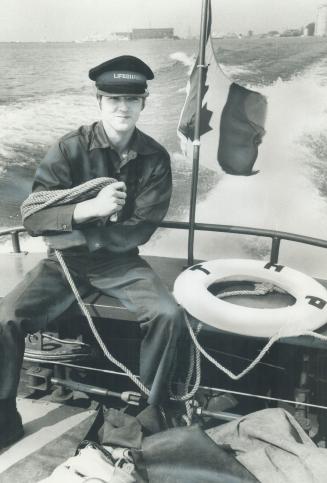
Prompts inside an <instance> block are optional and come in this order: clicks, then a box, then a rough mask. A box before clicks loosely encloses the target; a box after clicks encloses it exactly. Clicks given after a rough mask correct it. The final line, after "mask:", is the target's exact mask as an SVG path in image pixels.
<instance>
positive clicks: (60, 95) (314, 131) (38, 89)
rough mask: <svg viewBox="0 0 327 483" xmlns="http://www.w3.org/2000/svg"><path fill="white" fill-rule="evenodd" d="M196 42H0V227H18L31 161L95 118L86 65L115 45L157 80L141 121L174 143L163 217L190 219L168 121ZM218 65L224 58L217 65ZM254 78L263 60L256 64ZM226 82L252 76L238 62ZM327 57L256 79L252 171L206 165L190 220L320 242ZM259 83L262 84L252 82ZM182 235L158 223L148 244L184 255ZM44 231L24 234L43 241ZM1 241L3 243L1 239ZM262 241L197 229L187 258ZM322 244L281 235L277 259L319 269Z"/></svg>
mask: <svg viewBox="0 0 327 483" xmlns="http://www.w3.org/2000/svg"><path fill="white" fill-rule="evenodd" d="M195 49H196V43H195V42H194V41H184V40H183V41H155V42H149V41H136V42H103V43H102V42H100V43H83V44H73V43H67V44H64V43H63V44H60V43H59V44H0V67H1V72H2V74H3V75H2V77H3V81H2V83H1V85H0V111H1V116H0V189H1V194H0V199H1V205H2V209H1V213H0V225H1V226H11V225H17V224H20V217H19V210H18V207H19V205H20V203H21V201H22V200H23V199H24V198H25V197H26V196H27V194H28V193H29V191H30V187H31V181H32V177H33V173H34V170H35V168H36V166H37V165H38V163H39V162H40V160H41V159H42V156H43V155H44V153H45V151H46V150H47V148H48V147H49V145H51V143H52V142H53V141H54V140H56V139H57V138H58V137H59V136H61V135H62V134H64V133H66V132H67V131H69V130H72V129H75V128H76V127H78V126H79V125H81V124H87V123H91V122H93V121H94V120H96V119H97V115H98V111H97V103H96V101H95V97H94V88H93V86H92V85H91V82H90V81H89V80H88V77H87V72H88V69H89V68H90V67H92V66H94V65H96V64H98V63H100V62H102V61H104V60H106V59H107V58H110V57H113V56H116V55H121V54H122V53H126V54H132V55H137V56H139V57H141V58H142V59H143V60H144V61H146V62H148V63H149V64H150V65H151V67H152V68H153V70H154V72H155V74H156V78H155V80H154V81H152V82H151V84H150V91H151V95H150V97H149V98H148V100H147V105H146V109H145V110H144V111H143V113H142V117H141V121H140V124H139V126H140V128H141V129H143V130H144V131H145V132H147V133H148V134H150V135H151V136H153V137H155V138H156V139H157V140H158V141H159V142H161V143H162V144H164V145H165V146H166V147H167V149H168V150H169V151H170V153H171V155H172V159H173V172H174V196H173V201H172V205H171V209H170V212H169V216H168V218H169V219H179V220H182V219H187V210H188V200H189V178H190V171H191V167H190V163H189V162H188V161H187V160H185V159H184V158H183V156H182V155H181V153H180V148H179V141H178V138H177V135H176V126H177V122H178V118H179V115H180V111H181V108H182V106H183V103H184V97H185V85H186V81H187V75H188V71H189V66H190V64H191V63H192V58H193V55H194V52H195ZM223 67H224V66H223ZM255 68H256V69H257V70H258V72H257V74H258V78H259V77H260V62H257V63H256V67H255ZM225 70H226V73H227V74H228V75H229V76H231V77H232V78H233V79H234V80H236V81H237V80H238V79H239V78H242V81H243V83H244V79H245V80H246V77H247V73H248V74H249V79H250V78H251V79H253V78H255V75H254V74H256V72H253V71H252V70H251V69H250V68H249V69H247V67H246V66H244V65H243V66H239V65H232V66H231V65H229V66H228V67H227V66H225ZM326 83H327V60H326V59H322V60H321V61H319V62H317V63H316V64H314V65H313V66H311V67H310V68H309V69H307V70H305V71H304V72H302V73H301V74H300V75H297V76H294V77H293V78H291V79H290V80H287V81H282V80H280V79H279V80H277V81H275V82H274V83H271V84H268V83H267V84H266V85H262V84H260V86H259V85H255V84H252V86H250V87H252V88H255V89H257V90H260V91H261V92H262V93H263V94H265V95H266V96H267V97H268V102H269V112H268V119H267V125H266V129H267V134H266V136H265V139H264V142H263V144H262V145H261V147H260V151H259V158H258V160H257V163H256V168H257V169H259V170H260V173H259V174H258V175H256V176H252V177H248V178H243V177H233V176H229V175H226V174H224V173H222V172H221V171H219V169H218V168H217V171H216V172H211V171H208V170H206V169H202V170H201V173H200V183H199V202H198V206H197V221H201V222H209V223H222V224H232V225H249V226H253V227H260V228H270V229H277V230H283V231H290V232H294V233H300V234H304V235H308V236H313V237H319V238H325V239H327V223H326V221H327V170H326V167H325V163H326V158H327V139H326V136H327V135H326V132H325V129H324V126H326V122H327V89H326ZM258 84H259V82H258ZM186 242H187V240H186V234H185V233H183V232H181V231H178V232H176V231H174V232H172V231H170V230H161V231H159V232H158V233H157V234H156V236H155V237H154V239H153V240H152V241H151V242H150V243H149V244H148V245H147V246H146V247H145V248H144V251H145V252H147V253H159V252H160V253H161V254H166V255H174V256H176V255H177V256H185V254H186V246H187V243H186ZM40 244H41V241H40V240H33V241H32V242H29V245H28V246H29V248H32V249H39V247H40ZM2 249H8V244H5V245H3V246H2ZM268 250H269V243H268V242H267V240H264V239H256V238H253V237H241V236H238V235H223V234H212V233H210V234H208V233H199V234H197V236H196V244H195V255H196V257H199V258H206V259H210V258H214V257H222V256H226V257H227V256H232V257H235V256H241V257H263V256H267V252H268ZM326 256H327V255H325V251H323V250H320V249H312V248H311V247H302V246H301V245H294V244H290V243H287V244H286V243H285V244H282V251H281V260H282V262H284V263H288V264H289V265H291V266H294V267H297V268H300V269H303V270H305V271H308V272H309V273H312V274H314V275H321V276H326V273H325V272H326V270H325V269H326V267H327V259H326Z"/></svg>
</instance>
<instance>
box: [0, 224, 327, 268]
mask: <svg viewBox="0 0 327 483" xmlns="http://www.w3.org/2000/svg"><path fill="white" fill-rule="evenodd" d="M194 226H195V229H196V230H199V231H210V232H216V233H234V234H238V235H253V236H261V237H265V238H271V241H272V244H271V250H270V262H271V263H277V262H278V257H279V250H280V243H281V241H282V240H287V241H292V242H296V243H304V244H306V245H312V246H316V247H320V248H327V240H323V239H321V238H313V237H310V236H305V235H298V234H295V233H288V232H286V231H277V230H267V229H263V228H251V227H248V226H234V225H215V224H209V223H195V225H194ZM160 227H162V228H173V229H179V230H188V229H189V223H188V222H185V221H163V222H161V223H160ZM23 232H26V229H25V228H24V227H23V226H18V227H13V228H6V229H4V230H0V236H5V235H11V240H12V244H13V250H14V252H15V253H20V251H21V249H20V243H19V234H20V233H23Z"/></svg>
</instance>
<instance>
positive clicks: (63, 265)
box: [55, 250, 150, 396]
mask: <svg viewBox="0 0 327 483" xmlns="http://www.w3.org/2000/svg"><path fill="white" fill-rule="evenodd" d="M55 254H56V256H57V258H58V260H59V263H60V265H61V268H62V269H63V272H64V274H65V275H66V278H67V281H68V283H69V285H70V287H71V289H72V291H73V293H74V295H75V297H76V300H77V302H78V305H79V306H80V308H81V310H82V312H83V314H84V315H85V317H86V319H87V321H88V323H89V325H90V328H91V330H92V333H93V335H94V337H95V339H96V340H97V342H98V344H99V346H100V347H101V349H102V351H103V353H104V355H105V356H106V357H107V359H109V361H110V362H112V363H113V364H115V365H116V366H117V367H119V368H120V369H121V370H122V371H123V372H125V374H127V375H128V376H129V377H130V379H131V380H132V381H133V382H134V383H135V384H136V385H137V386H138V388H139V389H140V390H141V391H142V392H143V393H144V394H146V395H147V396H148V395H149V394H150V391H149V389H148V388H147V387H146V386H144V384H142V383H141V381H139V380H138V378H137V377H136V376H135V375H134V374H133V373H132V371H130V370H129V369H128V367H126V366H125V365H124V364H122V363H121V362H120V361H118V360H117V359H116V358H115V357H114V356H113V355H112V354H111V353H110V352H109V351H108V349H107V347H106V345H105V344H104V342H103V340H102V339H101V337H100V334H99V332H98V331H97V329H96V327H95V325H94V322H93V319H92V317H91V315H90V313H89V311H88V310H87V308H86V306H85V304H84V302H83V300H82V298H81V296H80V294H79V292H78V290H77V287H76V285H75V282H74V280H73V279H72V277H71V275H70V273H69V270H68V268H67V265H66V263H65V261H64V259H63V256H62V254H61V252H60V251H59V250H55Z"/></svg>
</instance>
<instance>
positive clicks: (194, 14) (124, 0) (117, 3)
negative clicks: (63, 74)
mask: <svg viewBox="0 0 327 483" xmlns="http://www.w3.org/2000/svg"><path fill="white" fill-rule="evenodd" d="M201 3H202V2H201V0H0V41H1V42H6V41H38V40H48V41H71V40H84V39H85V38H86V37H87V36H90V35H99V36H103V37H107V36H108V35H109V34H110V33H112V32H117V31H130V30H131V29H132V28H133V27H134V28H149V27H151V28H154V27H174V29H175V34H176V35H179V36H182V37H184V36H189V35H197V33H198V30H199V22H200V20H199V19H200V14H201ZM324 3H327V2H324V1H321V0H269V1H268V0H212V8H213V31H214V32H217V33H226V32H237V33H243V34H245V33H247V32H248V31H249V30H253V31H254V32H255V33H264V32H267V31H269V30H278V31H282V30H285V29H287V28H298V27H301V26H303V25H306V24H308V23H310V22H312V21H315V19H316V15H317V8H318V6H319V5H322V4H324Z"/></svg>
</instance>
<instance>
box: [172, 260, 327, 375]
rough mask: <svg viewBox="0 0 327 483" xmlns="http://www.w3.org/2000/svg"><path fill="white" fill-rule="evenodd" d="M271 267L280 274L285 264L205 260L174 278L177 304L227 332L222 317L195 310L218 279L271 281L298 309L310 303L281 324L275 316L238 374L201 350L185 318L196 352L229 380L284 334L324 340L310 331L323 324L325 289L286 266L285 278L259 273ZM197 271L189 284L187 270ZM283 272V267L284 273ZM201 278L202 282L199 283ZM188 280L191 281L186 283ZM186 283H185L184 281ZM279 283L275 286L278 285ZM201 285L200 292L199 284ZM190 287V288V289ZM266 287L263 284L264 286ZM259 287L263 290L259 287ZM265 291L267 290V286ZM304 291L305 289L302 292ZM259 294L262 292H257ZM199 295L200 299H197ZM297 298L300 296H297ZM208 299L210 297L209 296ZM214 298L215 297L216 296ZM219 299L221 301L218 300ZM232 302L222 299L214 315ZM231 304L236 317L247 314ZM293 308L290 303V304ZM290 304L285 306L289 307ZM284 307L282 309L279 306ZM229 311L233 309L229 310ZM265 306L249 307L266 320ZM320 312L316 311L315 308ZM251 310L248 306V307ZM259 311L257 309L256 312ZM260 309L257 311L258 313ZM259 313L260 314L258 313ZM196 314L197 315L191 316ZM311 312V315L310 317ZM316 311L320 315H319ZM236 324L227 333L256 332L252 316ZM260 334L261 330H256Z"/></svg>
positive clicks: (326, 319)
mask: <svg viewBox="0 0 327 483" xmlns="http://www.w3.org/2000/svg"><path fill="white" fill-rule="evenodd" d="M219 268H223V269H226V268H228V275H227V274H226V273H225V272H224V270H221V271H218V269H219ZM271 268H273V269H274V271H275V272H277V274H280V272H281V271H282V270H283V269H285V268H286V267H284V266H282V265H276V264H271V263H267V262H262V261H258V260H238V259H237V260H214V261H213V262H206V263H202V264H198V265H195V266H193V267H190V268H189V269H188V270H186V271H185V272H183V273H182V274H181V275H180V276H179V277H177V279H176V281H175V286H174V294H175V297H176V299H177V300H178V301H179V302H180V303H181V305H183V306H184V308H185V309H186V310H187V311H188V312H189V313H190V314H191V315H193V316H195V317H197V318H198V319H199V320H202V321H203V322H206V323H210V322H212V320H214V324H210V325H214V326H215V327H217V328H222V327H223V329H224V330H227V331H228V328H226V320H221V319H219V320H218V319H212V315H213V314H212V313H210V312H209V314H208V313H207V312H204V313H203V312H202V308H200V311H199V307H198V304H199V301H201V300H202V294H203V290H204V289H205V290H206V291H207V292H208V290H207V288H208V287H210V285H211V284H213V283H217V282H219V281H220V282H221V281H225V282H226V281H227V280H235V279H236V280H238V281H244V280H246V281H250V280H253V279H255V280H256V281H258V280H260V281H262V282H264V283H265V282H267V281H268V282H269V283H273V286H271V287H276V288H277V291H280V287H282V288H281V290H282V291H287V292H289V293H291V295H293V296H294V297H295V298H296V303H295V305H296V304H298V306H300V307H301V308H302V309H303V307H305V306H306V303H307V304H308V305H310V306H311V307H312V308H313V309H316V311H315V310H312V309H311V307H310V308H309V311H308V312H307V313H306V312H305V313H304V314H302V317H299V315H300V313H299V311H298V310H296V311H295V312H294V313H293V319H289V318H286V319H285V322H286V323H285V324H281V320H280V319H281V317H280V316H279V317H278V320H277V326H276V331H275V333H274V334H272V335H271V336H270V339H269V341H268V342H267V343H266V344H265V346H264V347H263V348H262V349H261V351H260V353H259V354H258V355H257V357H256V358H255V359H254V360H253V361H252V362H251V363H250V364H249V365H248V366H247V367H246V368H245V369H244V370H243V371H241V372H240V373H239V374H234V373H233V372H232V371H231V370H229V369H227V368H226V367H224V366H223V365H222V364H220V363H219V362H218V361H216V360H215V359H214V358H213V357H212V356H211V355H210V354H208V352H206V351H205V349H204V348H203V347H202V346H201V344H200V343H199V341H198V340H197V337H196V334H195V333H194V331H193V329H192V325H191V323H190V321H189V319H188V317H187V318H186V324H187V327H188V330H189V333H190V336H191V338H192V340H193V343H194V345H195V347H196V348H197V349H198V351H199V352H200V353H201V354H202V355H203V356H204V357H205V358H206V359H207V360H208V361H209V362H211V363H212V364H213V365H214V366H215V367H216V368H217V369H219V370H221V371H222V372H224V374H226V375H227V376H229V377H230V378H231V379H233V380H238V379H241V378H242V377H243V376H245V375H246V374H247V373H249V372H250V371H251V370H252V369H253V368H254V367H255V366H256V365H257V364H258V363H259V362H260V361H261V359H262V358H263V357H264V356H265V354H266V353H267V352H268V350H269V349H270V347H271V346H272V345H273V344H274V343H275V342H276V341H277V340H278V339H280V338H281V337H286V336H288V337H289V336H298V335H309V336H311V337H313V338H316V339H320V340H322V341H327V336H325V335H322V334H319V333H316V332H314V331H313V330H314V329H317V328H319V327H321V326H322V325H324V324H325V323H326V322H327V303H326V301H327V290H326V289H325V288H324V287H323V286H322V285H321V284H319V283H318V282H316V281H315V280H313V279H311V278H310V277H308V276H307V275H304V274H303V273H301V272H297V271H296V270H293V269H290V268H287V272H286V275H287V276H286V277H280V276H271V272H270V275H269V276H267V275H266V272H264V274H263V273H262V270H270V269H271ZM195 271H199V272H202V274H204V275H202V276H201V275H200V276H199V274H197V278H196V280H197V283H194V284H192V280H193V277H192V275H191V277H189V274H190V272H195ZM205 275H207V276H209V275H211V277H210V278H209V279H208V278H207V279H206V282H205V283H204V280H203V279H204V278H205ZM283 275H285V270H284V274H283ZM295 275H297V276H299V278H300V284H301V282H302V283H303V282H304V283H303V286H302V287H301V285H299V283H298V282H299V280H298V279H297V278H295V279H294V276H295ZM201 279H202V283H201ZM293 279H294V280H295V283H294V286H292V283H291V282H292V280H293ZM190 281H191V283H190ZM185 282H186V283H185ZM278 285H279V287H278ZM201 286H202V291H201V289H200V287H201ZM190 288H192V290H191V291H190ZM266 288H267V287H266ZM261 290H262V289H260V287H258V288H257V289H256V290H255V291H237V292H229V293H224V294H220V295H219V296H218V298H219V299H221V298H223V297H224V296H229V295H238V294H240V293H241V294H245V293H247V294H254V295H259V294H260V291H261ZM263 290H265V289H264V288H263ZM268 290H270V288H269V286H268ZM306 290H309V291H308V292H306ZM263 293H267V290H266V291H264V292H263ZM305 293H310V295H304V294H305ZM208 294H210V296H212V297H214V298H215V299H216V297H215V296H214V295H212V294H211V293H209V292H208ZM261 294H262V292H261ZM312 294H315V295H312ZM199 295H200V298H199ZM318 295H319V296H318ZM300 297H301V298H300ZM209 298H210V297H209ZM216 300H217V299H216ZM221 302H223V301H222V300H221ZM230 305H232V304H228V303H226V302H223V305H219V306H218V307H219V310H218V313H216V317H217V316H221V315H222V312H221V310H220V308H221V307H223V308H224V309H225V310H228V306H230ZM233 307H235V312H234V313H236V314H237V315H238V316H239V315H240V314H241V313H242V312H243V310H244V309H245V312H246V313H247V314H248V313H249V308H248V307H243V306H242V307H240V306H233ZM290 307H294V306H290ZM290 307H286V309H287V308H290ZM283 309H285V308H283ZM232 310H233V309H232ZM265 310H266V309H253V311H254V313H255V314H256V315H257V316H259V315H261V316H262V317H263V319H264V320H263V322H264V321H267V319H266V318H265V317H264V312H265ZM268 310H269V314H268V315H273V312H271V311H275V310H282V309H268ZM318 310H319V311H321V312H317V311H318ZM250 311H252V309H250ZM258 311H259V312H258ZM260 312H261V313H260ZM259 313H260V314H259ZM285 313H286V314H287V315H288V314H289V312H288V311H286V312H285V310H284V311H282V315H283V314H285ZM195 314H197V315H195ZM199 314H200V317H201V316H202V317H204V318H202V319H200V317H198V315H199ZM313 314H314V315H315V317H313ZM317 314H320V315H319V316H318V315H317ZM228 321H230V318H229V314H228V318H227V322H228ZM268 321H269V322H270V324H269V328H270V329H271V328H272V324H271V320H269V318H268ZM236 322H237V323H236V325H235V324H234V325H233V326H232V327H231V330H229V332H236V333H240V331H242V333H243V332H244V330H246V329H249V332H251V334H249V333H248V332H247V333H246V335H255V336H258V334H257V333H255V334H253V330H255V331H257V330H258V323H257V320H256V317H255V324H253V325H251V322H250V323H249V320H246V321H245V323H243V324H242V323H241V325H240V319H239V317H237V321H236ZM310 329H313V330H310ZM260 333H262V331H260Z"/></svg>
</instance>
